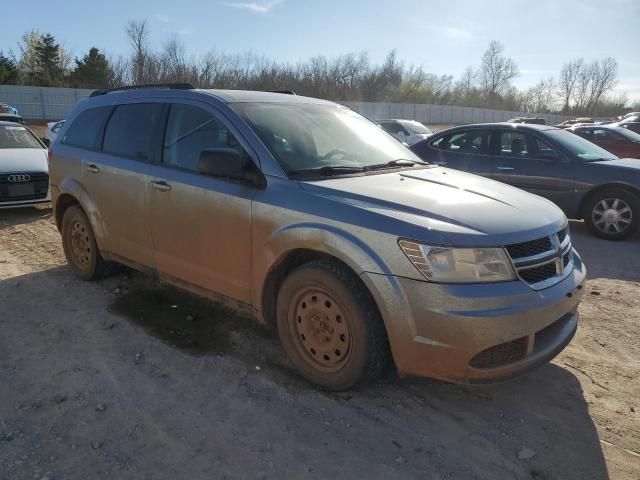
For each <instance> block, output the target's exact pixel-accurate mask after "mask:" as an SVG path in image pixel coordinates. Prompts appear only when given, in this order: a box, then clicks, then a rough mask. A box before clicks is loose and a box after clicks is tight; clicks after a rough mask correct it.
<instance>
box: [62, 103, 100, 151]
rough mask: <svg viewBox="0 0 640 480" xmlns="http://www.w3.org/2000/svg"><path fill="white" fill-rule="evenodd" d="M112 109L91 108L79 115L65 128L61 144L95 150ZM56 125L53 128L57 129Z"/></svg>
mask: <svg viewBox="0 0 640 480" xmlns="http://www.w3.org/2000/svg"><path fill="white" fill-rule="evenodd" d="M112 109H113V107H100V108H91V109H89V110H85V111H84V112H82V113H80V115H78V116H77V117H76V119H75V120H74V121H73V123H72V124H71V125H70V126H69V128H67V131H66V133H65V134H64V138H63V139H62V143H64V144H65V145H70V146H72V147H80V148H87V149H91V150H95V149H97V147H98V145H97V143H98V139H99V137H100V135H101V133H102V129H103V128H104V124H105V122H106V121H107V118H108V117H109V114H110V113H111V110H112ZM58 125H59V123H56V125H55V127H54V128H57V129H58V130H60V128H59V127H58Z"/></svg>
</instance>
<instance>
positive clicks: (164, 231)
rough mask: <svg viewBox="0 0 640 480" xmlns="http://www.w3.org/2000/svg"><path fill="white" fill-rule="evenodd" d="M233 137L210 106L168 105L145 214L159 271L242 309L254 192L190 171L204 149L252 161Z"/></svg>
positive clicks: (247, 297)
mask: <svg viewBox="0 0 640 480" xmlns="http://www.w3.org/2000/svg"><path fill="white" fill-rule="evenodd" d="M239 138H240V136H239V135H238V133H237V131H236V130H235V129H234V128H233V127H232V126H231V124H230V122H228V120H227V119H226V118H225V117H224V116H223V115H222V114H220V113H219V112H218V111H217V110H215V109H214V108H213V107H211V106H209V105H207V104H204V103H201V102H197V101H193V102H187V101H181V102H180V103H177V102H176V103H173V104H171V105H170V109H169V114H168V120H167V125H166V131H165V135H164V142H163V147H162V155H161V158H160V161H159V162H158V163H157V164H156V165H154V166H153V168H152V172H151V175H150V177H149V185H148V188H149V212H150V218H151V231H152V235H153V241H154V244H155V252H156V256H155V258H156V264H157V268H158V270H159V271H160V272H161V273H163V274H165V275H168V276H170V277H172V278H177V279H179V280H183V281H185V282H188V283H189V284H192V285H196V286H198V287H200V288H204V289H206V290H208V291H212V292H217V293H221V294H223V295H225V296H227V297H230V298H233V299H236V300H239V301H242V302H245V303H250V301H251V289H250V274H251V201H252V198H253V196H254V194H255V192H256V187H254V186H250V185H248V184H246V183H240V182H237V181H232V180H227V179H223V178H214V177H210V176H205V175H200V174H199V173H198V171H197V164H198V159H199V157H200V153H201V152H202V151H203V150H207V149H212V148H232V149H235V150H237V151H238V152H240V153H241V154H243V155H247V156H249V158H255V155H249V154H248V153H247V152H248V151H249V150H250V147H248V145H246V144H245V143H244V141H243V140H240V141H239V140H238V139H239ZM240 142H243V143H240ZM254 163H256V164H257V162H254Z"/></svg>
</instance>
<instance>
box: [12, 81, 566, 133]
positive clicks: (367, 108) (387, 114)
mask: <svg viewBox="0 0 640 480" xmlns="http://www.w3.org/2000/svg"><path fill="white" fill-rule="evenodd" d="M92 91H93V90H89V89H80V88H54V87H23V86H16V85H0V103H8V104H9V105H12V106H14V107H16V108H17V109H18V110H19V111H20V114H21V115H22V116H23V117H24V118H25V119H27V120H60V119H63V118H65V117H66V116H67V115H68V114H69V113H70V112H71V110H72V109H73V107H74V106H75V104H76V103H78V102H79V101H80V100H83V99H85V98H87V97H88V96H89V95H90V94H91V92H92ZM340 103H342V104H343V105H345V106H347V107H349V108H351V109H353V110H355V111H356V112H358V113H360V114H361V115H364V116H365V117H367V118H369V119H371V120H380V119H383V118H406V119H412V120H418V121H419V122H422V123H427V124H457V125H459V124H465V123H484V122H501V121H504V120H508V119H510V118H514V117H526V116H540V117H543V118H544V119H545V120H546V121H547V123H548V124H551V125H553V124H556V123H560V122H562V121H564V120H567V119H568V118H569V117H566V116H563V115H549V114H536V113H530V112H506V111H502V110H489V109H487V108H471V107H454V106H451V105H423V104H415V103H382V102H376V103H373V102H340Z"/></svg>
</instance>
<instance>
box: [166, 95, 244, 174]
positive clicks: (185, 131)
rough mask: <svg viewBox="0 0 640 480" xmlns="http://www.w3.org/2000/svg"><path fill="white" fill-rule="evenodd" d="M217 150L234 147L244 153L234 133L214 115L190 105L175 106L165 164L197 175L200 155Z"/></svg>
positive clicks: (170, 112)
mask: <svg viewBox="0 0 640 480" xmlns="http://www.w3.org/2000/svg"><path fill="white" fill-rule="evenodd" d="M214 148H233V149H235V150H237V151H238V152H239V153H241V154H244V150H243V149H242V147H241V146H240V144H239V143H238V142H237V140H236V139H235V138H234V136H233V135H232V134H231V132H229V130H228V129H227V128H226V127H225V126H224V124H223V123H222V122H220V120H218V119H217V118H216V117H215V116H214V115H213V114H211V113H209V112H207V111H206V110H203V109H202V108H199V107H194V106H191V105H180V104H175V105H172V106H171V110H170V111H169V121H168V123H167V130H166V133H165V140H164V148H163V155H162V162H163V163H164V164H166V165H172V166H174V167H179V168H184V169H187V170H191V171H194V172H195V171H197V168H198V159H199V158H200V153H201V152H202V151H203V150H208V149H214Z"/></svg>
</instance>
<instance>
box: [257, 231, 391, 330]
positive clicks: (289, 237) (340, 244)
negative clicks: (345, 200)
mask: <svg viewBox="0 0 640 480" xmlns="http://www.w3.org/2000/svg"><path fill="white" fill-rule="evenodd" d="M254 252H260V254H259V255H256V258H259V261H258V262H255V264H254V272H255V273H254V279H253V287H254V288H253V290H254V292H255V294H254V305H255V306H256V307H258V310H259V318H260V320H261V321H263V322H264V323H266V324H267V325H273V324H274V320H275V304H276V298H277V294H278V291H279V288H280V285H281V284H282V282H283V281H284V279H285V278H286V277H287V275H288V274H289V273H290V272H291V271H292V270H293V269H295V268H297V267H298V266H300V265H303V264H305V263H308V262H311V261H314V260H322V259H326V260H330V261H333V262H336V263H338V264H340V265H342V266H344V267H345V268H347V269H348V270H349V271H351V272H352V273H353V274H354V276H356V277H358V278H359V280H360V282H362V285H363V287H364V288H365V289H366V290H367V292H369V294H370V295H371V298H372V301H373V302H374V304H375V305H376V308H378V310H380V309H379V307H378V305H377V302H376V301H375V296H374V294H373V292H371V289H370V288H369V286H368V285H367V284H366V283H365V282H364V281H363V280H362V278H361V274H362V273H363V272H365V271H369V272H378V273H386V274H390V271H389V269H388V267H387V266H386V264H385V263H384V261H383V260H382V258H380V257H379V256H378V255H377V254H376V253H375V252H374V251H373V250H372V249H371V247H370V246H368V245H366V244H365V242H363V241H362V240H361V239H360V238H357V237H356V236H354V235H352V234H350V233H349V232H346V231H343V230H340V229H337V228H333V227H330V226H327V225H311V224H301V225H297V226H289V227H287V228H285V229H283V230H280V231H277V232H274V234H273V235H272V236H271V237H270V238H269V239H268V240H267V242H266V244H265V245H264V246H263V247H262V248H260V249H259V250H254Z"/></svg>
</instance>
